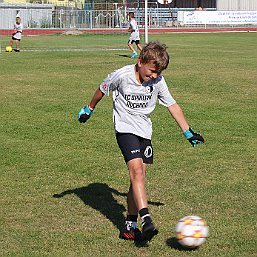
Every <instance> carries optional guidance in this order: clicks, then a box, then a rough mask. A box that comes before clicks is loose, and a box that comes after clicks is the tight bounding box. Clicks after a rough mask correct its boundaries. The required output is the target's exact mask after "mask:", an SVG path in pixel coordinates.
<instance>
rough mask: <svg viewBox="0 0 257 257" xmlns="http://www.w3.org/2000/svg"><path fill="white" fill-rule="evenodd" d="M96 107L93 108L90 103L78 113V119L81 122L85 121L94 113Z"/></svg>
mask: <svg viewBox="0 0 257 257" xmlns="http://www.w3.org/2000/svg"><path fill="white" fill-rule="evenodd" d="M94 112H95V111H94V109H92V108H91V107H90V106H89V105H87V106H84V107H83V108H81V110H80V111H79V113H78V120H79V122H80V123H85V122H87V120H88V119H89V118H90V116H91V115H92V114H93V113H94Z"/></svg>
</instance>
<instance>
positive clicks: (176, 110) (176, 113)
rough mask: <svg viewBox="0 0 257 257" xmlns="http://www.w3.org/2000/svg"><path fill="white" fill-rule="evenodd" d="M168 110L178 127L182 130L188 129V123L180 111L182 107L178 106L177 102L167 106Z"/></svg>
mask: <svg viewBox="0 0 257 257" xmlns="http://www.w3.org/2000/svg"><path fill="white" fill-rule="evenodd" d="M168 110H169V112H170V114H171V115H172V117H173V118H174V119H175V121H176V122H177V124H178V125H179V127H180V128H181V130H182V132H185V131H186V130H188V129H189V125H188V123H187V121H186V118H185V116H184V114H183V112H182V109H181V108H180V106H179V105H178V104H177V103H175V104H173V105H171V106H169V107H168Z"/></svg>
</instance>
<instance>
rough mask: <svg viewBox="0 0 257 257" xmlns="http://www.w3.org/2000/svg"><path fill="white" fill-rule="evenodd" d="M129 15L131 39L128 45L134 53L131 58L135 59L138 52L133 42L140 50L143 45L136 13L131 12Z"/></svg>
mask: <svg viewBox="0 0 257 257" xmlns="http://www.w3.org/2000/svg"><path fill="white" fill-rule="evenodd" d="M128 17H129V29H128V32H130V37H129V41H128V47H129V48H130V50H131V51H132V52H133V54H132V55H131V58H132V59H133V58H135V57H137V56H138V53H137V52H136V50H135V49H134V47H133V43H135V44H136V46H137V48H138V49H139V50H140V51H141V50H142V46H141V45H140V37H139V29H138V25H137V22H136V20H135V15H134V13H133V12H129V14H128Z"/></svg>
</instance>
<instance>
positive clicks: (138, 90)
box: [78, 42, 204, 242]
mask: <svg viewBox="0 0 257 257" xmlns="http://www.w3.org/2000/svg"><path fill="white" fill-rule="evenodd" d="M166 49H167V47H166V46H165V45H164V44H160V43H159V42H151V43H149V44H147V45H146V46H145V47H144V48H143V49H142V51H141V53H140V56H139V58H138V61H137V64H136V65H128V66H125V67H123V68H121V69H118V70H116V71H114V72H113V73H111V74H110V75H109V76H108V77H107V78H106V79H105V80H103V82H102V83H101V85H100V87H99V88H98V89H97V90H96V91H95V94H94V96H93V98H92V100H91V102H90V103H89V104H88V105H87V106H85V107H83V108H82V109H81V110H80V111H79V113H78V120H79V121H80V122H81V123H84V122H86V121H87V120H88V119H89V118H90V117H91V115H92V114H93V113H94V110H95V107H96V105H97V103H98V102H99V101H100V100H101V99H102V97H103V96H104V95H106V96H108V95H109V93H110V91H112V97H113V120H114V129H115V134H116V139H117V143H118V145H119V147H120V149H121V152H122V154H123V156H124V159H125V162H126V164H127V167H128V170H129V176H130V187H129V191H128V195H127V205H128V210H127V218H126V223H125V226H124V228H123V229H122V230H121V232H120V237H121V238H123V239H134V240H137V239H140V240H142V241H144V242H148V241H150V240H151V239H152V237H153V236H155V235H157V233H158V230H157V229H156V228H155V226H154V224H153V222H152V218H151V216H150V213H149V210H148V206H147V196H146V189H145V176H146V166H147V164H151V163H153V148H152V143H151V137H152V123H151V120H150V114H151V113H152V112H153V110H154V108H155V105H156V102H157V100H158V101H159V103H160V104H162V105H164V106H165V107H167V109H168V111H169V112H170V114H171V115H172V116H173V118H174V119H175V121H176V122H177V124H178V125H179V127H180V128H181V130H182V132H183V134H184V135H185V137H186V138H187V139H188V141H189V142H190V143H191V145H192V146H196V145H197V144H199V143H203V142H204V139H203V138H202V136H201V135H200V134H197V133H195V132H194V131H193V130H192V129H191V128H190V127H189V125H188V123H187V121H186V119H185V117H184V115H183V112H182V110H181V108H180V107H179V105H178V104H177V103H176V101H175V100H174V98H173V97H172V96H171V94H170V92H169V89H168V86H167V84H166V82H165V80H164V77H163V76H162V75H161V72H162V71H163V70H164V69H166V68H167V66H168V64H169V55H168V53H167V50H166ZM138 214H139V215H140V217H141V221H142V233H141V232H140V230H139V229H138V228H137V219H138Z"/></svg>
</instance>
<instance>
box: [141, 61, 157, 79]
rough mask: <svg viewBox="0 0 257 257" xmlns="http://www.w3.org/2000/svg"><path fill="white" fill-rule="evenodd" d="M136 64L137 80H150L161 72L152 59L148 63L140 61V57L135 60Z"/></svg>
mask: <svg viewBox="0 0 257 257" xmlns="http://www.w3.org/2000/svg"><path fill="white" fill-rule="evenodd" d="M137 65H138V74H139V81H140V82H141V83H143V82H144V81H150V80H152V79H156V78H157V77H158V76H159V75H160V74H161V72H160V71H158V69H157V68H156V65H155V64H154V61H150V62H149V63H144V64H143V63H142V62H141V60H140V59H138V62H137Z"/></svg>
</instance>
